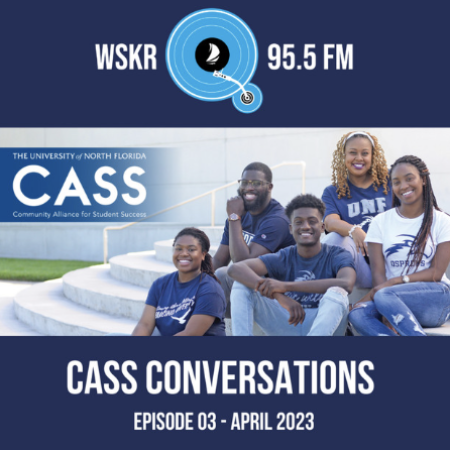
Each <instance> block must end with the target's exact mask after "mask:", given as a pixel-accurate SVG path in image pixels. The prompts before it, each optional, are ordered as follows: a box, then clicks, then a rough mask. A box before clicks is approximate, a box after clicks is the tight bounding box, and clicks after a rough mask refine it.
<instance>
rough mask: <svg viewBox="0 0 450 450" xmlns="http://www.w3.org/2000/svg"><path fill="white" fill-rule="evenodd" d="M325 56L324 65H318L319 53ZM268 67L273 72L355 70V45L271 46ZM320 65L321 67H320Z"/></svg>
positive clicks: (268, 54) (268, 53)
mask: <svg viewBox="0 0 450 450" xmlns="http://www.w3.org/2000/svg"><path fill="white" fill-rule="evenodd" d="M318 50H319V52H320V55H319V56H321V55H323V59H322V60H323V65H321V64H320V62H319V63H318V62H317V60H318V56H317V51H318ZM267 57H268V59H269V62H268V65H269V69H271V70H279V69H284V70H302V69H305V70H314V69H316V68H319V69H320V68H321V67H322V68H323V70H329V69H330V68H334V69H336V70H353V44H345V45H344V44H324V45H323V48H322V47H318V48H316V44H304V45H303V46H298V47H296V45H295V44H270V45H269V47H268V49H267ZM318 64H319V65H318Z"/></svg>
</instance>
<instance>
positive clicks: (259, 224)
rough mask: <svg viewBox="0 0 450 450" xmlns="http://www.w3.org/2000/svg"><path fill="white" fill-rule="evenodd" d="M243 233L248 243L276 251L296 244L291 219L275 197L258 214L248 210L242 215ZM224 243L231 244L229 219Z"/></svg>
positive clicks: (223, 239) (226, 224)
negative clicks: (291, 229)
mask: <svg viewBox="0 0 450 450" xmlns="http://www.w3.org/2000/svg"><path fill="white" fill-rule="evenodd" d="M241 222H242V234H243V236H244V240H245V242H246V243H247V245H250V242H255V243H257V244H259V245H262V246H263V247H265V248H267V250H269V252H271V253H274V252H276V251H278V250H280V249H282V248H285V247H288V246H289V245H294V244H295V241H294V238H293V237H292V235H291V233H290V232H289V219H288V218H287V216H286V214H285V213H284V208H283V207H282V206H281V205H280V204H279V203H278V202H277V201H276V200H274V199H272V200H270V203H269V204H268V205H267V208H266V209H265V210H264V211H263V212H262V213H261V214H258V215H256V216H253V215H251V214H250V213H249V212H246V213H245V214H244V215H243V216H242V217H241ZM220 243H221V244H223V245H230V237H229V227H228V219H227V221H226V222H225V229H224V231H223V236H222V240H221V242H220Z"/></svg>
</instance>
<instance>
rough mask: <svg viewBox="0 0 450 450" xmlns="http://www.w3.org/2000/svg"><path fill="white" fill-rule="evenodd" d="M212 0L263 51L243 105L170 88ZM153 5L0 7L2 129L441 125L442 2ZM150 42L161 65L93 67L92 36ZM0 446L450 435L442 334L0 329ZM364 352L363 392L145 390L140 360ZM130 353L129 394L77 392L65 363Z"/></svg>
mask: <svg viewBox="0 0 450 450" xmlns="http://www.w3.org/2000/svg"><path fill="white" fill-rule="evenodd" d="M207 6H212V7H217V8H223V9H226V10H229V11H232V12H233V13H235V14H237V15H238V16H240V17H241V18H242V19H243V20H244V21H245V22H246V23H247V24H248V25H249V26H250V28H251V29H252V31H253V33H254V35H255V37H256V39H257V42H258V46H259V54H260V60H259V66H258V69H257V71H256V74H255V76H254V78H253V80H252V82H253V83H255V84H257V85H258V86H259V87H260V88H261V90H262V91H263V94H264V103H263V105H262V107H261V109H260V110H259V111H257V112H256V113H254V114H250V115H244V114H241V113H239V112H238V111H236V110H235V108H234V107H233V106H232V103H231V100H225V101H222V102H217V103H209V102H201V101H199V100H196V99H193V98H191V97H189V96H188V95H186V94H185V93H183V92H182V91H181V90H179V89H178V88H177V87H176V86H175V84H174V83H173V81H172V80H171V78H170V76H169V74H168V72H167V69H166V65H165V45H166V41H167V38H168V36H169V34H170V32H171V31H172V29H173V27H174V26H175V25H176V24H177V23H178V21H179V20H181V19H182V18H183V17H185V16H186V15H187V14H189V13H191V12H193V11H195V10H198V9H202V8H205V7H207ZM272 6H273V7H271V8H269V7H267V6H265V5H262V4H261V3H260V2H243V1H242V0H239V1H237V0H229V1H227V2H216V3H215V4H213V5H208V4H205V3H204V2H194V1H191V2H168V3H166V4H163V3H162V2H155V1H153V2H151V1H148V0H129V1H127V2H124V1H120V2H119V1H106V0H102V1H87V0H78V1H73V2H61V1H59V0H58V1H57V0H52V1H51V0H47V1H40V2H35V1H29V0H28V1H21V2H16V3H12V2H11V3H8V4H2V6H1V7H0V127H185V126H186V127H191V126H193V127H205V126H218V127H233V126H237V127H240V126H249V127H267V126H272V127H290V126H299V127H309V126H318V127H342V126H345V127H348V126H351V127H354V128H358V127H364V126H370V127H378V126H386V127H393V126H406V127H415V126H421V127H441V126H449V124H450V115H449V114H448V105H449V100H450V98H449V97H450V95H449V88H448V79H449V68H450V56H449V55H450V53H449V51H448V47H449V31H448V17H449V16H448V6H443V2H438V1H428V2H426V3H425V2H388V1H386V0H380V1H377V2H369V3H362V2H360V1H339V2H336V1H331V0H326V1H322V2H297V3H294V2H291V1H287V0H279V1H277V2H273V3H272ZM122 42H123V43H126V44H129V43H134V44H139V43H153V44H155V45H156V46H157V49H158V55H157V58H158V69H157V70H156V71H138V70H134V71H130V70H126V71H117V70H113V71H98V70H97V67H96V56H95V44H96V43H100V44H101V43H116V44H117V43H122ZM271 43H278V44H280V45H281V44H289V43H295V44H296V46H297V49H298V48H301V46H302V45H303V44H305V43H315V44H316V46H317V57H318V59H317V68H316V69H315V70H313V71H306V70H301V71H297V70H293V71H286V70H282V69H280V70H278V71H272V70H270V69H269V68H268V67H267V47H268V46H269V45H270V44H271ZM324 43H342V44H349V43H352V44H354V70H353V71H336V70H334V69H330V70H328V71H324V70H322V68H321V66H322V54H321V51H319V49H320V48H321V47H322V46H323V44H324ZM0 342H1V350H0V361H1V370H0V401H1V403H0V411H1V412H2V422H1V434H0V446H1V447H2V448H8V449H9V448H25V447H30V446H43V447H45V448H48V449H60V448H67V449H71V448H77V449H79V448H88V449H89V448H97V447H110V448H122V447H126V448H128V447H131V446H132V445H133V444H143V445H146V446H147V447H152V448H153V447H155V448H157V446H164V448H174V447H175V446H176V447H181V446H188V447H194V446H196V447H198V448H208V449H210V448H218V449H220V448H227V449H229V448H245V449H248V448H253V447H256V448H261V449H266V448H274V447H276V448H280V447H281V446H282V445H289V446H293V445H295V446H299V445H303V446H305V447H307V448H311V447H313V446H314V448H324V447H326V448H334V447H338V448H343V447H349V448H359V447H361V448H385V447H388V448H389V447H394V446H395V447H396V448H399V447H401V448H405V447H406V448H407V447H413V448H417V447H425V446H426V445H427V446H429V445H430V444H432V445H440V444H443V443H445V442H447V440H448V432H447V417H448V415H447V412H446V407H447V406H448V400H449V394H448V389H447V386H448V374H449V369H450V367H449V366H450V362H449V361H450V358H449V357H448V339H445V338H432V339H426V340H422V339H412V338H407V339H387V340H386V339H381V338H356V339H349V338H345V339H322V338H318V339H314V338H305V339H295V338H253V339H240V338H233V339H231V338H223V339H214V340H212V339H203V338H198V339H197V338H193V339H188V338H181V339H174V338H167V339H158V340H155V341H154V342H153V340H146V339H127V338H116V339H101V338H42V339H41V338H23V337H22V338H19V337H17V338H6V337H2V338H1V339H0ZM187 358H189V359H191V360H195V359H207V360H210V361H212V360H215V359H220V360H225V359H231V360H239V359H250V360H254V361H260V360H262V359H269V360H272V361H273V362H275V361H277V360H279V359H287V360H289V361H292V360H294V359H303V360H310V359H315V360H318V361H323V360H326V359H331V360H334V361H338V360H347V361H349V360H351V359H356V360H363V359H368V360H371V361H373V363H374V364H375V373H374V381H375V391H374V393H373V394H371V395H368V396H363V395H349V394H346V395H339V394H334V395H331V396H326V395H322V394H319V395H316V396H312V395H305V396H298V395H280V396H276V395H269V396H263V395H255V396H250V395H247V396H240V395H231V396H228V395H221V394H217V395H214V396H208V395H206V394H202V395H200V396H196V395H189V396H184V395H176V396H169V395H160V396H157V397H153V396H150V395H149V394H148V393H147V392H146V391H145V383H144V376H145V371H144V368H145V364H146V363H147V361H149V360H150V359H159V360H160V361H162V362H164V361H166V360H169V359H176V360H178V361H182V360H185V359H187ZM73 359H79V360H81V361H83V362H84V363H86V362H87V361H89V360H94V359H95V360H98V361H99V363H100V364H102V363H104V362H105V361H107V360H109V359H114V360H117V361H119V362H121V361H123V360H127V359H131V360H134V361H136V362H137V364H138V367H139V373H140V374H141V378H140V379H138V382H139V391H138V392H137V393H136V394H134V395H132V396H125V395H123V394H117V395H114V396H108V395H102V396H97V395H89V396H84V395H80V396H72V395H70V394H68V393H67V389H66V367H67V363H68V362H69V361H70V360H73ZM142 410H144V411H164V410H167V411H169V410H170V411H189V410H191V411H200V410H203V411H215V412H216V413H217V415H218V418H219V417H221V416H222V415H223V416H226V418H228V419H229V417H230V414H231V412H232V411H268V412H270V413H271V415H272V417H273V415H274V413H276V412H278V411H286V412H287V411H293V412H295V411H303V412H308V411H312V412H314V414H315V422H316V428H315V430H314V431H312V432H307V431H303V432H294V431H291V432H276V431H271V432H255V431H254V432H230V431H227V430H228V428H224V427H223V426H222V425H220V424H219V425H218V429H217V430H216V431H214V432H208V431H205V432H201V433H200V432H170V433H169V432H151V431H140V432H137V431H133V430H132V428H133V413H134V412H135V411H142Z"/></svg>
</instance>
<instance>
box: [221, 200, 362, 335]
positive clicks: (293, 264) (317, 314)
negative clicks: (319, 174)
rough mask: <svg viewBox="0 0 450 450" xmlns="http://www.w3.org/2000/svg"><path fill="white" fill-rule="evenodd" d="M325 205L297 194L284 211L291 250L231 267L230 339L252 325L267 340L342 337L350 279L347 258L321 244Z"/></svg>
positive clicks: (341, 251) (345, 253)
mask: <svg viewBox="0 0 450 450" xmlns="http://www.w3.org/2000/svg"><path fill="white" fill-rule="evenodd" d="M324 213H325V205H324V204H323V202H322V201H321V200H319V199H318V198H316V197H314V196H313V195H309V194H308V195H299V196H297V197H295V198H294V199H293V200H292V201H291V202H290V203H289V204H288V206H287V207H286V215H287V216H288V217H289V218H290V221H291V222H290V225H289V227H290V230H291V233H292V235H293V237H294V239H295V242H296V244H297V245H294V246H291V247H287V248H284V249H282V250H280V251H279V252H277V253H273V254H267V255H262V256H260V257H259V258H255V259H247V260H246V261H241V262H239V263H237V264H233V265H232V266H231V267H230V268H229V269H228V274H229V275H230V276H231V277H232V278H233V279H234V280H235V281H236V283H235V284H234V286H233V290H232V293H231V315H232V320H233V335H235V336H251V335H252V332H253V320H254V321H255V322H256V323H257V324H258V325H259V326H260V328H261V329H262V330H263V331H264V332H265V334H267V335H270V336H306V335H308V336H332V335H343V334H344V332H345V328H346V324H347V314H348V297H347V293H350V292H351V291H352V289H353V285H354V283H355V279H356V272H355V263H354V262H353V258H352V256H351V254H350V253H349V252H348V251H347V250H344V249H343V248H341V247H337V246H334V245H327V244H321V242H320V236H321V233H323V231H324V228H325V226H324V223H323V216H324ZM266 275H268V276H269V277H270V278H265V276H266Z"/></svg>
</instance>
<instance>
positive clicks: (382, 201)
mask: <svg viewBox="0 0 450 450" xmlns="http://www.w3.org/2000/svg"><path fill="white" fill-rule="evenodd" d="M331 168H332V171H333V173H332V178H331V181H332V184H331V185H330V186H328V187H327V188H325V190H324V192H323V195H322V200H323V202H324V203H325V206H326V211H325V217H324V222H325V229H326V231H327V233H328V234H327V236H326V237H325V239H324V242H326V243H327V244H331V245H338V246H340V247H343V248H345V249H346V250H348V251H349V252H350V253H351V254H352V256H353V259H354V261H355V264H356V277H357V278H356V286H357V287H360V288H370V287H372V277H371V273H370V267H369V260H368V250H367V245H366V244H365V243H364V239H365V237H366V233H367V230H368V228H369V225H370V222H371V221H372V219H373V218H374V217H375V216H376V215H377V214H379V213H382V212H384V211H385V210H387V209H389V208H390V207H391V203H392V192H391V189H390V186H389V174H388V167H387V163H386V159H385V157H384V151H383V149H382V147H381V145H380V144H379V142H378V139H377V138H376V137H375V136H373V135H372V134H370V133H366V132H364V131H354V132H351V133H347V134H345V135H344V136H342V138H341V139H340V140H339V142H338V143H337V148H336V150H335V151H334V153H333V163H332V166H331Z"/></svg>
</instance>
